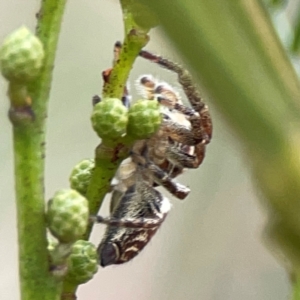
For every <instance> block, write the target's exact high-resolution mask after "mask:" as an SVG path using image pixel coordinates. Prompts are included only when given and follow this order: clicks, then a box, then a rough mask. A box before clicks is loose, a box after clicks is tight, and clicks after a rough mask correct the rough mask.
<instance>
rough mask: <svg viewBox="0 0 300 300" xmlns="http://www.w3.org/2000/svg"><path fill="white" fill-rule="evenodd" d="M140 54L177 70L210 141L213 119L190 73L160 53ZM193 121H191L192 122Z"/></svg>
mask: <svg viewBox="0 0 300 300" xmlns="http://www.w3.org/2000/svg"><path fill="white" fill-rule="evenodd" d="M140 56H141V57H143V58H145V59H147V60H149V61H152V62H154V63H156V64H158V65H160V66H162V67H164V68H166V69H168V70H170V71H173V72H175V73H176V74H177V75H178V81H179V83H180V84H181V86H182V89H183V91H184V93H185V94H186V96H187V98H188V99H189V102H190V103H191V105H192V107H193V109H194V110H195V111H197V112H198V113H199V115H200V119H201V126H202V127H203V130H204V131H205V132H206V134H207V140H206V144H208V143H209V142H210V139H211V136H212V121H211V117H210V114H209V111H208V107H207V106H206V105H205V103H204V102H203V101H202V98H201V96H200V93H199V91H198V90H197V88H196V86H195V85H194V83H193V80H192V77H191V75H190V73H189V72H188V71H187V70H185V69H183V68H182V67H181V66H180V65H178V64H176V63H174V62H172V61H170V60H168V59H166V58H164V57H161V56H159V55H155V54H153V53H150V52H148V51H146V50H142V51H140ZM192 122H193V121H191V123H192Z"/></svg>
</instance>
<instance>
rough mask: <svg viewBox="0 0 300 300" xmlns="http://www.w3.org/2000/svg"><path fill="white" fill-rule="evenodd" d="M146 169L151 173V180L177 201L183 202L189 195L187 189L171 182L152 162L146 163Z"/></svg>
mask: <svg viewBox="0 0 300 300" xmlns="http://www.w3.org/2000/svg"><path fill="white" fill-rule="evenodd" d="M146 168H147V169H148V170H149V171H150V172H151V173H152V176H153V179H154V181H155V182H156V183H157V184H159V185H161V186H163V187H164V188H165V189H166V190H167V191H169V192H170V193H171V194H172V195H174V196H175V197H177V198H178V199H181V200H183V199H184V198H186V197H187V195H188V194H189V193H190V189H189V188H188V187H186V186H185V185H183V184H180V183H178V182H176V181H175V180H173V179H172V178H171V177H170V176H169V175H168V174H167V173H166V172H164V171H163V170H162V169H161V168H160V167H158V166H157V165H155V164H154V163H153V162H151V161H148V162H147V165H146Z"/></svg>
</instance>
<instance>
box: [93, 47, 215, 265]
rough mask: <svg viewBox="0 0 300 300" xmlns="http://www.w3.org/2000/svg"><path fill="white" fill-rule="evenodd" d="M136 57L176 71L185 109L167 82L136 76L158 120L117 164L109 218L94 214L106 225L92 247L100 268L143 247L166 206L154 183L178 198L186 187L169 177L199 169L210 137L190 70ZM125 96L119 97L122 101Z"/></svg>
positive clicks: (149, 57)
mask: <svg viewBox="0 0 300 300" xmlns="http://www.w3.org/2000/svg"><path fill="white" fill-rule="evenodd" d="M116 46H120V44H116ZM140 56H141V57H142V58H145V59H147V60H149V61H151V62H154V63H156V64H158V65H160V66H162V67H164V68H166V69H168V70H170V71H173V72H175V73H176V74H177V75H178V81H179V83H180V84H181V86H182V89H183V91H184V93H185V95H186V97H187V99H188V100H189V102H190V105H191V108H190V107H187V106H185V105H183V104H182V103H181V101H180V99H179V97H178V95H177V93H176V92H175V91H174V90H173V89H172V88H171V87H170V86H169V85H168V84H166V83H161V82H156V81H155V80H154V79H153V78H152V77H151V76H142V77H141V78H140V79H139V84H140V85H141V87H142V89H143V91H144V96H145V98H147V99H148V100H152V101H159V102H160V103H161V106H162V116H163V121H162V124H161V126H160V129H159V130H158V132H156V133H155V134H154V135H153V136H152V137H150V138H149V139H145V140H140V141H137V142H136V143H135V144H134V146H133V147H132V149H131V155H130V158H129V159H127V160H125V161H124V162H123V163H122V165H121V166H120V168H119V170H118V172H117V176H116V177H117V179H118V184H117V185H116V186H115V187H114V190H113V194H112V199H111V207H110V211H111V216H110V217H106V218H105V217H102V216H97V217H95V219H96V220H95V221H96V222H98V223H103V224H106V225H108V226H107V229H106V232H105V234H104V237H103V239H102V241H101V243H100V245H99V247H98V253H99V255H100V264H101V266H103V267H105V266H108V265H111V264H122V263H124V262H127V261H129V260H131V259H132V258H133V257H135V256H136V255H137V254H138V253H139V252H140V251H141V250H142V249H143V248H144V247H145V246H146V245H147V243H148V242H149V241H150V239H151V238H152V236H153V235H154V234H155V232H156V231H157V229H158V228H159V226H160V225H161V223H162V222H163V221H164V219H165V218H166V216H167V214H168V212H169V210H170V208H171V204H170V202H169V200H168V199H167V198H166V197H164V196H163V195H162V194H161V193H160V192H159V191H157V190H156V189H155V187H156V186H163V187H164V188H166V189H167V190H168V191H169V192H170V193H171V194H173V195H174V196H175V197H177V198H179V199H184V198H185V197H186V196H187V195H188V193H189V191H190V190H189V189H188V188H187V187H185V186H183V185H181V184H179V183H177V182H175V181H174V179H173V178H174V177H176V176H177V175H179V174H181V173H182V171H183V169H185V168H198V167H199V165H200V164H201V163H202V161H203V158H204V154H205V148H206V145H207V144H208V143H209V142H210V139H211V136H212V123H211V118H210V115H209V111H208V108H207V106H206V105H205V104H204V103H203V102H202V99H201V97H200V94H199V92H198V90H197V88H196V87H195V85H194V84H193V82H192V78H191V76H190V74H189V73H188V72H187V71H186V70H184V69H183V68H181V67H180V66H179V65H177V64H175V63H173V62H171V61H170V60H168V59H165V58H163V57H160V56H157V55H154V54H152V53H150V52H148V51H145V50H142V51H141V52H140ZM126 93H127V90H126ZM127 98H128V97H126V95H125V96H124V97H123V103H124V105H125V104H126V103H128V101H127V100H126V99H127ZM145 101H146V100H145Z"/></svg>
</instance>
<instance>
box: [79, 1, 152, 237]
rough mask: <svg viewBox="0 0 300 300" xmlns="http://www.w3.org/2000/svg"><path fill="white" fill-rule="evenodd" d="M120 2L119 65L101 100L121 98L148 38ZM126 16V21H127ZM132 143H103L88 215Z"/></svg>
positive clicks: (127, 139)
mask: <svg viewBox="0 0 300 300" xmlns="http://www.w3.org/2000/svg"><path fill="white" fill-rule="evenodd" d="M121 2H122V9H123V20H124V27H125V31H127V30H128V33H126V34H125V39H124V42H123V46H122V49H121V52H120V56H119V59H118V61H117V62H116V63H115V65H114V67H113V69H112V71H111V74H110V76H109V82H107V83H105V85H104V88H103V97H104V98H105V97H111V98H119V99H121V97H122V96H123V93H124V88H125V85H126V82H127V79H128V76H129V73H130V71H131V69H132V66H133V64H134V62H135V59H136V58H137V57H138V55H139V52H140V50H141V49H142V48H143V47H144V46H145V45H146V44H147V42H148V40H149V37H148V35H147V30H142V29H136V28H135V23H134V22H133V20H132V17H131V14H130V11H129V10H127V6H126V3H124V2H126V1H121ZM127 15H128V17H126V16H127ZM132 143H133V140H132V139H131V138H130V137H125V138H122V139H120V140H119V141H113V142H110V141H102V143H101V144H100V145H99V146H98V147H97V149H96V152H95V169H94V171H93V175H92V178H91V182H90V185H89V188H88V192H87V198H88V200H89V209H90V214H91V215H95V214H97V213H98V211H99V208H100V206H101V204H102V201H103V199H104V197H105V195H106V194H107V193H108V191H109V190H110V183H111V180H112V179H113V177H114V176H115V174H116V171H117V169H118V167H119V165H120V163H121V162H122V160H123V159H124V158H126V157H127V156H128V154H129V149H130V145H132ZM91 229H92V224H91V225H90V226H89V228H88V230H87V233H86V235H85V236H84V239H88V237H89V235H90V232H91Z"/></svg>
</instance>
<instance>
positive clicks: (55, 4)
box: [13, 0, 66, 300]
mask: <svg viewBox="0 0 300 300" xmlns="http://www.w3.org/2000/svg"><path fill="white" fill-rule="evenodd" d="M65 3H66V1H65V0H63V1H62V0H44V1H42V7H41V11H40V12H39V15H38V26H37V36H38V37H39V38H40V40H41V41H42V43H43V45H44V50H45V55H46V57H45V64H44V67H43V70H42V72H41V75H40V76H39V78H37V79H36V80H35V81H34V82H33V83H32V84H31V85H30V86H28V93H29V95H30V97H31V99H32V107H31V109H32V112H33V115H34V119H33V121H32V122H31V123H30V124H22V122H21V123H18V124H15V123H13V125H14V128H13V135H14V136H13V139H14V155H15V181H16V199H17V216H18V237H19V268H20V283H21V297H22V299H23V300H40V299H45V300H58V299H59V298H60V284H59V283H58V282H57V281H56V280H55V279H54V278H53V277H52V276H51V274H50V272H49V263H48V252H47V239H46V223H45V217H44V156H45V121H46V119H45V118H46V115H47V103H48V98H49V92H50V84H51V78H52V70H53V65H54V58H55V51H56V46H57V40H58V35H59V31H60V24H61V19H62V15H63V11H64V7H65Z"/></svg>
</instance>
